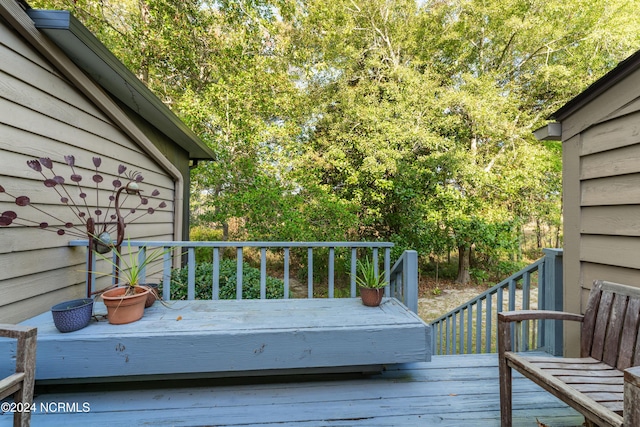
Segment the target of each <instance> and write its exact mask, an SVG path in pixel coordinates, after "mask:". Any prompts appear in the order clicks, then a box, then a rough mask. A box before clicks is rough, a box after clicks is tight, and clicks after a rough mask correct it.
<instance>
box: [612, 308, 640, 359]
mask: <svg viewBox="0 0 640 427" xmlns="http://www.w3.org/2000/svg"><path fill="white" fill-rule="evenodd" d="M638 327H640V298H638V297H633V298H629V304H628V305H627V313H626V315H625V317H624V326H623V329H622V338H621V342H620V355H619V356H618V364H617V365H616V367H617V368H618V369H620V370H624V369H627V368H630V367H631V366H634V363H633V360H634V352H635V347H636V340H637V339H638Z"/></svg>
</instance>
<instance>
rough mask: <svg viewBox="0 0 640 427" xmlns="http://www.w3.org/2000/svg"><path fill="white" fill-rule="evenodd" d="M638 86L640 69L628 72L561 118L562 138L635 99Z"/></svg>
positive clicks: (639, 84) (570, 136) (577, 131)
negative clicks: (618, 80)
mask: <svg viewBox="0 0 640 427" xmlns="http://www.w3.org/2000/svg"><path fill="white" fill-rule="evenodd" d="M638 87H640V70H639V71H635V72H634V73H631V74H629V75H628V76H627V77H626V78H625V79H624V80H623V81H621V82H619V83H617V84H616V85H614V86H612V87H611V88H609V89H608V90H607V91H606V92H604V93H602V94H601V95H600V96H598V97H597V98H595V99H594V100H593V101H591V102H590V103H588V104H586V105H585V106H583V107H582V108H581V109H580V110H578V111H577V112H576V113H574V114H572V115H571V116H569V117H567V118H565V119H563V121H562V139H563V140H567V139H569V138H572V137H574V136H575V135H578V134H580V133H581V132H583V131H584V130H585V129H589V128H590V127H591V126H593V124H594V123H599V122H601V121H602V120H604V119H605V118H606V117H608V116H610V115H611V114H612V113H613V112H615V111H618V110H619V109H620V108H622V107H624V106H626V105H629V104H630V103H631V102H633V101H635V100H636V99H637V98H638V96H637V91H636V88H638Z"/></svg>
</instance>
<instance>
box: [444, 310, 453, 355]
mask: <svg viewBox="0 0 640 427" xmlns="http://www.w3.org/2000/svg"><path fill="white" fill-rule="evenodd" d="M450 334H451V316H449V317H447V330H446V333H445V337H446V338H445V339H446V342H445V349H446V354H453V352H452V351H451V340H449V335H450Z"/></svg>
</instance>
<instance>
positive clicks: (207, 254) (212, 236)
mask: <svg viewBox="0 0 640 427" xmlns="http://www.w3.org/2000/svg"><path fill="white" fill-rule="evenodd" d="M189 239H191V240H192V241H194V242H219V241H222V240H224V239H223V233H222V230H219V229H216V228H212V227H207V226H204V225H197V226H195V227H191V229H190V230H189ZM212 259H213V248H196V262H197V263H203V262H211V260H212Z"/></svg>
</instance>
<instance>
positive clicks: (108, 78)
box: [27, 9, 215, 161]
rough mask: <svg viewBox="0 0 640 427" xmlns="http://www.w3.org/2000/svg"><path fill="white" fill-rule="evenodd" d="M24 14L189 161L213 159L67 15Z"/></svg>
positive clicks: (198, 139) (211, 154)
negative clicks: (167, 139) (187, 157)
mask: <svg viewBox="0 0 640 427" xmlns="http://www.w3.org/2000/svg"><path fill="white" fill-rule="evenodd" d="M27 13H28V14H29V17H30V18H31V20H32V21H33V22H34V24H35V26H36V28H38V30H40V31H42V32H43V33H44V34H46V35H47V36H48V37H49V38H50V39H51V40H52V41H53V42H54V43H55V44H56V45H58V47H60V49H61V50H62V51H64V52H65V54H66V55H67V56H68V57H69V58H70V59H71V60H72V61H73V62H74V63H75V64H76V65H77V66H78V67H80V68H81V69H82V70H83V71H84V72H85V73H87V74H88V75H90V76H91V77H92V78H93V80H95V81H96V83H98V84H99V85H100V86H102V88H103V89H104V90H106V91H107V92H109V93H110V94H111V95H112V96H114V97H116V98H117V99H119V100H120V101H121V102H123V103H124V104H125V105H127V106H128V107H129V108H131V109H132V110H133V111H135V112H136V113H137V114H139V115H140V116H141V117H143V118H144V119H145V120H147V121H148V122H149V123H151V124H152V125H153V126H155V127H156V128H157V129H158V130H159V131H161V132H162V133H164V134H165V135H166V136H167V137H168V138H170V139H171V140H172V141H174V142H175V143H176V144H178V145H179V146H180V147H182V148H183V149H184V150H185V151H186V152H188V153H189V159H191V160H196V161H197V160H214V159H215V154H214V152H213V151H212V150H211V149H210V148H209V147H207V145H206V144H205V143H204V142H202V140H200V138H199V137H198V136H197V135H196V134H195V133H194V132H193V131H192V130H191V129H189V128H188V127H187V126H186V125H185V124H184V123H183V122H182V121H181V120H180V119H179V118H178V117H177V116H176V115H175V114H174V113H173V112H172V111H171V109H169V108H168V107H167V106H166V105H164V104H163V103H162V101H160V99H158V97H157V96H155V95H154V94H153V93H152V92H151V91H150V90H149V88H147V86H145V84H144V83H142V82H141V81H140V80H139V79H138V78H137V77H136V76H135V75H134V74H133V73H132V72H131V71H129V69H128V68H127V67H125V66H124V64H122V62H120V61H119V60H118V59H117V58H116V57H115V56H114V55H113V53H111V51H109V49H107V48H106V47H105V46H104V45H103V44H102V43H101V42H100V41H99V40H98V39H97V38H96V37H95V36H94V35H93V34H92V33H91V32H90V31H89V30H88V29H87V28H86V27H85V26H84V25H82V23H81V22H80V21H78V20H77V19H76V18H75V17H74V16H73V15H72V14H71V13H70V12H68V11H58V10H36V9H29V10H27Z"/></svg>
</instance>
